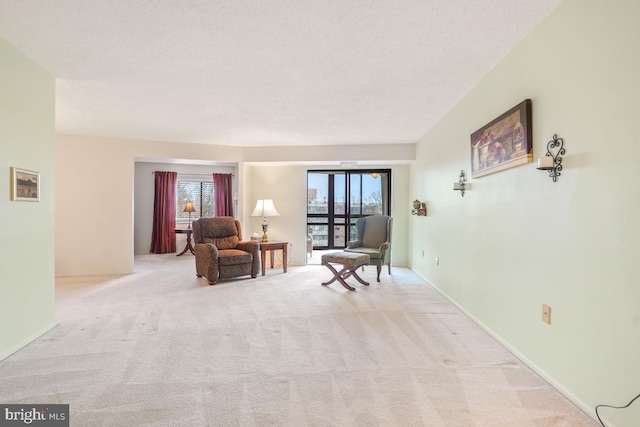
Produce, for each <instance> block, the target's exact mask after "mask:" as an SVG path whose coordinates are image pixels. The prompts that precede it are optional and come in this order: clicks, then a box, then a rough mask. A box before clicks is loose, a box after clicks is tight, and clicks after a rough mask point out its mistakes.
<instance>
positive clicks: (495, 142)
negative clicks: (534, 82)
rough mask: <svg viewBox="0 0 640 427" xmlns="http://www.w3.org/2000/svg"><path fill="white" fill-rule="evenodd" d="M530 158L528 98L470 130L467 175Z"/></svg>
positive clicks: (531, 143) (524, 161) (511, 164)
mask: <svg viewBox="0 0 640 427" xmlns="http://www.w3.org/2000/svg"><path fill="white" fill-rule="evenodd" d="M532 161H533V141H532V138H531V100H530V99H525V100H524V101H522V102H521V103H520V104H518V105H516V106H515V107H513V108H511V109H510V110H509V111H507V112H506V113H504V114H502V115H501V116H500V117H498V118H496V119H494V120H492V121H491V122H490V123H488V124H486V125H484V126H483V127H481V128H480V129H478V130H477V131H475V132H474V133H472V134H471V178H480V177H482V176H485V175H489V174H492V173H496V172H500V171H503V170H505V169H509V168H512V167H514V166H519V165H523V164H525V163H530V162H532Z"/></svg>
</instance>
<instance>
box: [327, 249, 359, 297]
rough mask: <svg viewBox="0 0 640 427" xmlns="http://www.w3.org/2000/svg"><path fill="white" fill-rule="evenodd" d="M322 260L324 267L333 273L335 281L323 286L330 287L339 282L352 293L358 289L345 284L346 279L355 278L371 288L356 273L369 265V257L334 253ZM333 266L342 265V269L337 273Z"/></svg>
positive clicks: (352, 253)
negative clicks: (360, 268)
mask: <svg viewBox="0 0 640 427" xmlns="http://www.w3.org/2000/svg"><path fill="white" fill-rule="evenodd" d="M321 260H322V265H324V266H325V267H327V268H328V269H329V270H331V272H332V273H333V279H331V280H329V281H328V282H324V283H323V284H322V286H327V285H330V284H332V283H333V282H335V281H336V280H337V281H338V282H340V284H341V285H342V286H344V287H345V288H347V289H349V290H350V291H355V290H356V288H354V287H351V286H349V285H348V284H347V282H345V279H348V278H349V277H351V276H353V277H355V278H356V280H357V281H358V282H360V283H362V284H363V285H366V286H369V282H365V281H364V280H362V279H361V278H360V276H358V273H357V272H356V271H357V270H358V268H359V267H362V266H363V265H367V264H369V255H367V254H358V253H354V252H332V253H328V254H324V255H322V258H321ZM331 264H340V265H342V269H341V270H340V271H337V270H336V269H335V268H334V267H333V266H332V265H331Z"/></svg>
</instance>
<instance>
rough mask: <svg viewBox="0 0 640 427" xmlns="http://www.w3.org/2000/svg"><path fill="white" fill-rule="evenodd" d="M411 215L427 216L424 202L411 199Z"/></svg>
mask: <svg viewBox="0 0 640 427" xmlns="http://www.w3.org/2000/svg"><path fill="white" fill-rule="evenodd" d="M411 215H418V216H427V205H426V203H424V202H421V201H420V200H418V199H416V200H414V201H413V209H412V210H411Z"/></svg>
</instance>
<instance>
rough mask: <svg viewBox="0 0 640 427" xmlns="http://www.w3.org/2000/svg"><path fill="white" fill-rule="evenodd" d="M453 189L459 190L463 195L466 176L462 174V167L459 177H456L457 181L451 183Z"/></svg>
mask: <svg viewBox="0 0 640 427" xmlns="http://www.w3.org/2000/svg"><path fill="white" fill-rule="evenodd" d="M453 189H454V190H458V191H460V194H462V197H464V192H465V190H466V189H467V176H466V175H465V174H464V169H462V170H461V171H460V178H458V182H454V183H453Z"/></svg>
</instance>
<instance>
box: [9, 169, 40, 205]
mask: <svg viewBox="0 0 640 427" xmlns="http://www.w3.org/2000/svg"><path fill="white" fill-rule="evenodd" d="M11 200H15V201H26V202H39V201H40V173H39V172H34V171H30V170H26V169H20V168H14V167H12V168H11Z"/></svg>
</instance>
